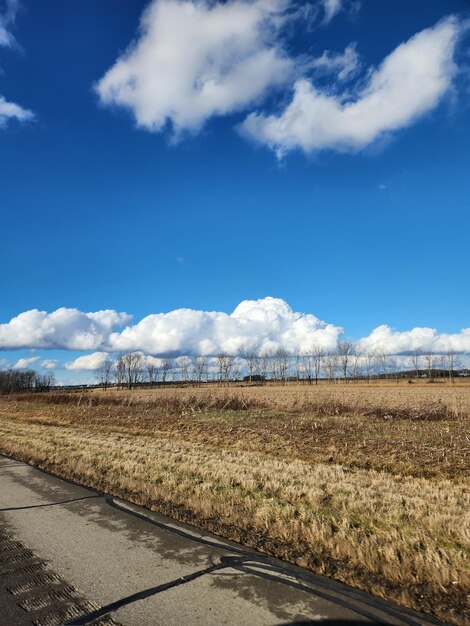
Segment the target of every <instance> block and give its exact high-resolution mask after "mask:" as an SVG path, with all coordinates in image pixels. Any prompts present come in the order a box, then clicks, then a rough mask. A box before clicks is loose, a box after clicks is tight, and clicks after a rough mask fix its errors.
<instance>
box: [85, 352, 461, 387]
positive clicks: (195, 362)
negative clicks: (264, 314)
mask: <svg viewBox="0 0 470 626" xmlns="http://www.w3.org/2000/svg"><path fill="white" fill-rule="evenodd" d="M459 366H460V362H459V358H458V354H457V353H456V352H454V351H453V350H449V351H447V352H446V353H445V354H439V355H437V354H434V353H433V352H430V351H428V352H423V351H420V350H415V351H413V352H412V353H411V354H408V355H407V356H406V357H402V358H401V359H399V358H398V357H397V356H394V355H389V354H388V353H387V352H386V351H385V350H383V349H375V350H369V349H360V348H359V347H358V346H357V345H356V344H354V343H353V342H351V341H339V342H338V343H337V345H336V348H335V350H330V351H327V350H325V349H324V348H322V347H320V346H312V347H311V348H310V349H306V350H303V351H301V352H299V353H298V354H292V353H291V352H289V351H288V350H285V349H284V348H277V349H275V350H262V351H258V350H254V349H253V350H252V349H250V348H247V347H243V348H241V349H240V350H239V351H238V353H237V354H236V355H230V354H226V353H219V354H218V355H217V356H215V357H207V356H194V357H191V356H181V357H177V358H173V357H162V358H158V359H157V358H154V357H146V356H144V355H143V354H142V353H141V352H129V353H126V354H119V355H117V356H116V357H115V358H112V357H108V358H106V359H105V360H104V362H103V363H102V364H101V365H100V366H99V367H98V368H97V369H96V372H95V373H96V378H97V381H98V383H99V384H100V385H102V386H103V387H105V388H106V387H108V386H109V385H117V386H120V387H122V386H126V387H127V388H129V389H130V388H132V387H135V386H136V385H138V384H143V383H146V384H149V385H156V384H166V383H169V382H182V383H190V382H191V383H193V384H197V385H200V384H201V383H203V382H208V381H216V382H218V383H219V384H228V383H229V382H230V381H234V380H240V379H241V378H243V379H244V380H246V381H248V382H255V381H256V382H266V381H268V380H270V381H274V382H280V383H285V384H286V383H287V382H288V381H289V380H297V381H298V382H305V383H307V384H318V381H319V380H320V379H327V380H329V381H330V382H338V381H339V380H343V381H346V382H354V381H357V380H372V379H373V378H396V380H397V382H398V380H399V378H402V377H403V376H405V375H406V376H408V377H410V376H411V375H413V376H415V377H417V378H418V377H422V376H425V377H427V378H429V379H430V380H433V379H434V378H435V377H437V376H441V377H442V376H446V377H448V378H449V380H451V381H452V382H453V381H454V379H455V376H456V373H457V372H458V368H459ZM407 367H408V368H409V370H408V371H406V370H404V368H407Z"/></svg>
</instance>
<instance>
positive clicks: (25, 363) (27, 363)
mask: <svg viewBox="0 0 470 626" xmlns="http://www.w3.org/2000/svg"><path fill="white" fill-rule="evenodd" d="M40 358H41V357H40V356H32V357H29V358H28V359H25V358H23V359H18V361H17V362H16V363H15V365H13V369H15V370H25V369H28V368H29V367H31V365H33V363H37V361H39V359H40Z"/></svg>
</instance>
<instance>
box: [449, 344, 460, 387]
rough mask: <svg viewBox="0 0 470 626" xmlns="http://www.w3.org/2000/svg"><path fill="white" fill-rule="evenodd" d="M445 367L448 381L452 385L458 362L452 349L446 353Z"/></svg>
mask: <svg viewBox="0 0 470 626" xmlns="http://www.w3.org/2000/svg"><path fill="white" fill-rule="evenodd" d="M447 366H448V371H449V379H450V380H451V382H452V383H454V382H455V379H454V371H455V369H457V368H458V367H459V361H458V356H457V353H456V352H455V351H454V350H452V349H450V350H448V351H447Z"/></svg>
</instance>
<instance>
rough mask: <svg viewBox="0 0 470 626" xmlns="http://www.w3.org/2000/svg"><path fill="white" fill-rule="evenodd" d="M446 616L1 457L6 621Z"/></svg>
mask: <svg viewBox="0 0 470 626" xmlns="http://www.w3.org/2000/svg"><path fill="white" fill-rule="evenodd" d="M318 622H321V623H323V624H324V625H325V626H355V625H359V624H361V625H363V624H371V623H372V624H390V625H392V624H393V625H395V626H404V625H407V626H427V625H430V624H439V623H440V622H437V621H435V620H432V619H429V618H427V617H425V616H423V615H419V614H416V613H413V612H411V611H408V610H406V609H402V608H400V607H397V606H396V605H393V604H389V603H387V602H383V601H381V600H378V599H376V598H373V597H371V596H368V595H367V594H364V593H361V592H359V591H356V590H354V589H352V588H350V587H348V586H346V585H342V584H340V583H335V582H333V581H331V580H329V579H327V578H323V577H320V576H316V575H314V574H312V573H310V572H307V571H305V570H302V569H301V568H297V567H294V566H291V565H288V564H286V563H283V562H281V561H279V560H276V559H271V558H267V557H265V556H263V555H261V554H259V553H256V552H254V551H251V550H248V549H246V548H243V547H242V546H240V545H238V544H235V543H232V542H229V541H225V540H223V539H220V538H218V537H215V536H214V535H211V534H209V533H205V532H202V531H199V530H198V529H196V528H193V527H190V526H187V525H184V524H180V523H178V522H175V521H174V520H171V519H169V518H165V517H163V516H161V515H157V514H155V513H151V512H149V511H147V510H145V509H142V508H140V507H136V506H133V505H129V504H127V503H124V502H122V501H120V500H117V499H115V498H111V497H109V496H106V495H103V494H100V493H97V492H95V491H92V490H90V489H85V488H83V487H80V486H77V485H74V484H71V483H69V482H67V481H63V480H61V479H59V478H56V477H54V476H51V475H49V474H47V473H44V472H41V471H39V470H37V469H35V468H32V467H30V466H29V465H27V464H25V463H21V462H18V461H15V460H12V459H9V458H6V457H2V456H0V626H23V625H31V624H34V625H35V626H61V625H62V624H76V625H79V624H94V625H95V626H96V625H97V624H100V625H103V626H104V625H112V624H124V625H126V626H153V625H159V626H160V625H163V626H166V625H169V626H171V625H175V626H186V625H188V626H192V625H197V624H201V625H208V626H212V625H214V626H215V625H221V624H236V625H237V626H238V625H240V626H243V625H247V626H257V625H274V624H284V625H287V624H314V623H318Z"/></svg>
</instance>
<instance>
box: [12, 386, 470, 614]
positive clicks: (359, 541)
mask: <svg viewBox="0 0 470 626" xmlns="http://www.w3.org/2000/svg"><path fill="white" fill-rule="evenodd" d="M469 399H470V387H468V386H465V385H445V386H440V385H439V386H438V385H436V386H432V385H429V386H424V385H409V386H399V387H398V388H395V387H392V386H390V385H377V386H374V387H367V386H361V385H320V386H319V387H318V388H309V387H307V388H306V387H294V386H292V387H289V386H288V387H272V388H262V387H261V388H244V389H230V390H215V389H181V390H174V389H157V390H153V391H152V390H150V391H143V392H140V391H136V392H134V393H132V394H130V395H129V394H128V393H127V392H119V391H110V392H106V394H103V393H102V394H96V393H94V394H81V395H80V394H78V395H73V397H71V398H64V397H62V398H60V397H59V396H57V397H56V398H55V399H54V398H53V394H50V395H49V396H47V397H42V398H41V397H40V396H37V397H33V398H31V397H29V399H28V398H24V399H23V400H22V401H18V400H16V399H13V398H11V399H9V400H3V401H2V402H0V449H1V450H3V451H4V452H5V453H7V454H12V455H14V456H16V457H18V458H23V459H25V460H28V461H30V462H32V463H35V464H37V465H39V466H41V467H47V468H48V469H50V470H52V471H54V472H56V473H58V474H60V475H63V476H66V477H68V478H72V479H74V480H77V481H79V482H82V483H84V484H87V485H90V486H93V487H96V488H99V489H103V490H106V491H108V492H110V493H113V494H115V495H118V496H121V497H124V498H128V499H130V500H132V501H134V502H136V503H139V504H143V505H145V506H148V507H149V508H151V509H155V510H159V511H162V512H164V513H167V514H170V515H173V516H174V517H177V518H179V519H182V520H185V521H189V522H191V523H194V524H197V525H200V526H202V527H205V528H209V529H210V530H213V531H215V532H218V533H220V534H222V535H225V536H228V537H230V538H233V539H236V540H241V541H242V542H244V543H246V544H247V545H251V546H255V547H257V548H259V549H261V550H264V551H265V552H269V553H271V554H275V555H276V556H279V557H281V558H284V559H286V560H290V561H292V562H294V563H297V564H300V565H303V566H305V567H308V568H310V569H312V570H314V571H317V572H321V573H325V574H327V575H330V576H333V577H335V578H337V579H339V580H342V581H344V582H347V583H349V584H352V585H355V586H357V587H360V588H362V589H365V590H368V591H371V592H372V593H375V594H377V595H381V596H384V597H387V598H389V599H392V600H395V601H397V602H400V603H402V604H405V605H407V606H410V607H413V608H416V609H419V610H424V611H426V612H429V613H432V614H434V615H436V616H437V617H440V618H442V619H446V620H448V621H450V622H453V623H455V624H464V623H468V619H469V618H470V616H469V615H468V613H467V614H466V613H465V611H466V608H465V607H466V604H465V600H466V594H468V592H469V590H470V580H469V575H468V569H466V567H467V562H466V559H467V558H468V548H469V539H470V524H469V518H468V516H469V511H470V489H469V487H470V482H469V479H468V469H469V467H468V464H469V455H468V452H469V447H470V442H469V433H468V423H469V417H470V410H469ZM45 400H46V402H45ZM51 400H54V401H53V402H51ZM387 412H388V413H387ZM389 414H390V415H394V417H392V418H391V419H384V417H383V415H389Z"/></svg>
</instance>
